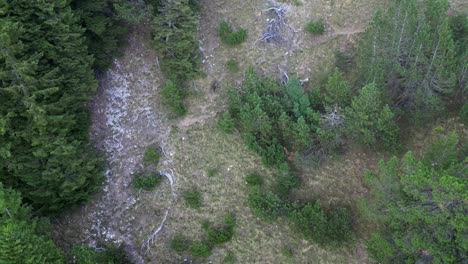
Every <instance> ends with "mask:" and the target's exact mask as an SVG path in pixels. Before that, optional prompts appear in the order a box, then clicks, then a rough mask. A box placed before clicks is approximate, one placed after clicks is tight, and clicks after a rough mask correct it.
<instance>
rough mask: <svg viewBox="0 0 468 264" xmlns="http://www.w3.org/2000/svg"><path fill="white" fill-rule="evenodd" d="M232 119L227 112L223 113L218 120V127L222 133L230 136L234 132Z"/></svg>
mask: <svg viewBox="0 0 468 264" xmlns="http://www.w3.org/2000/svg"><path fill="white" fill-rule="evenodd" d="M234 126H235V125H234V119H233V118H232V117H231V114H229V112H224V113H223V114H222V115H221V117H220V118H219V120H218V127H219V129H221V130H222V131H224V132H226V133H228V134H231V133H232V132H233V131H234Z"/></svg>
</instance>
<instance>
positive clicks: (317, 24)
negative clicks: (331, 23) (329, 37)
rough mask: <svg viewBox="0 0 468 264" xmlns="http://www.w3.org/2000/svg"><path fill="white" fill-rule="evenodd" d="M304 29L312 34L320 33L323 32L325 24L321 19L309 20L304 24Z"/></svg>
mask: <svg viewBox="0 0 468 264" xmlns="http://www.w3.org/2000/svg"><path fill="white" fill-rule="evenodd" d="M305 30H306V31H307V32H309V33H311V34H314V35H321V34H323V33H324V32H325V24H324V23H323V19H322V18H320V19H317V20H315V21H314V20H311V21H309V22H307V24H306V26H305Z"/></svg>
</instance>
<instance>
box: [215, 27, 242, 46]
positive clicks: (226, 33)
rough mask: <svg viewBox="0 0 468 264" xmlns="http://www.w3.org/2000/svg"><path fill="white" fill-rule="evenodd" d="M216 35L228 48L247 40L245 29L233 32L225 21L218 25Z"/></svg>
mask: <svg viewBox="0 0 468 264" xmlns="http://www.w3.org/2000/svg"><path fill="white" fill-rule="evenodd" d="M218 34H219V37H220V38H221V41H222V42H223V43H224V44H226V45H228V46H236V45H239V44H241V43H242V42H244V41H245V40H246V39H247V30H246V29H243V28H241V29H239V30H237V31H234V30H233V29H232V27H231V26H230V25H229V24H228V23H227V22H226V21H223V22H221V23H220V24H219V28H218Z"/></svg>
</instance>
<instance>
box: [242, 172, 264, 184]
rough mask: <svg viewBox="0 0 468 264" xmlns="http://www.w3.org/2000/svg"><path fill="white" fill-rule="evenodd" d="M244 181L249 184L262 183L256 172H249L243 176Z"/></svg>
mask: <svg viewBox="0 0 468 264" xmlns="http://www.w3.org/2000/svg"><path fill="white" fill-rule="evenodd" d="M245 182H246V183H247V185H249V186H260V185H262V177H260V176H259V175H257V174H249V175H247V176H246V177H245Z"/></svg>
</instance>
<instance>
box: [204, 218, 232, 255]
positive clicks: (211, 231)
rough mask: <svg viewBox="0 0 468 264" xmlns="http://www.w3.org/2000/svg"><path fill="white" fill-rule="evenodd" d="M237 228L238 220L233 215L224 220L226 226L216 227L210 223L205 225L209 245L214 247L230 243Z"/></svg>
mask: <svg viewBox="0 0 468 264" xmlns="http://www.w3.org/2000/svg"><path fill="white" fill-rule="evenodd" d="M235 227H236V218H235V217H234V215H233V214H228V215H226V216H225V218H224V225H223V226H221V227H214V226H212V225H211V224H209V223H206V224H205V225H204V229H205V231H206V234H207V239H208V243H209V244H210V245H211V246H212V247H214V246H215V245H219V244H223V243H226V242H229V241H230V240H231V239H232V236H233V235H234V231H235Z"/></svg>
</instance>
